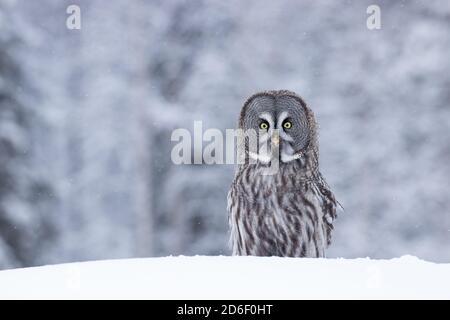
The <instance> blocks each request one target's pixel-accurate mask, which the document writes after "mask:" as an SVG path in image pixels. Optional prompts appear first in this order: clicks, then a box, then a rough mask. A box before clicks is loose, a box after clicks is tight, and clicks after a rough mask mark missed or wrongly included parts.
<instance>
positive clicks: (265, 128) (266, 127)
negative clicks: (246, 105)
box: [259, 121, 269, 130]
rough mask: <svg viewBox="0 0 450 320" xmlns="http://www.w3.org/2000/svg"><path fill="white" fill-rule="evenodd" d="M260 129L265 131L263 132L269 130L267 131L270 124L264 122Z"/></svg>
mask: <svg viewBox="0 0 450 320" xmlns="http://www.w3.org/2000/svg"><path fill="white" fill-rule="evenodd" d="M259 128H260V129H263V130H267V129H269V123H267V121H262V122H261V123H260V124H259Z"/></svg>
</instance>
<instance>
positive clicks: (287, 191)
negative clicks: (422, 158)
mask: <svg viewBox="0 0 450 320" xmlns="http://www.w3.org/2000/svg"><path fill="white" fill-rule="evenodd" d="M283 117H284V118H283ZM265 119H268V121H269V120H270V121H269V122H270V123H271V126H273V127H274V128H275V129H278V130H279V132H280V133H279V139H280V142H279V146H278V143H277V144H276V145H277V148H279V159H281V161H280V164H279V170H278V171H277V172H276V173H275V174H273V175H264V174H263V171H264V170H266V169H267V167H268V166H269V165H270V162H267V161H263V159H265V158H264V157H261V158H257V161H256V163H251V162H250V161H249V150H248V146H247V147H246V148H247V149H246V150H245V151H246V156H247V157H246V162H245V163H244V164H240V165H238V168H237V170H236V175H235V178H234V181H233V183H232V185H231V189H230V191H229V194H228V213H229V223H230V229H231V238H230V240H231V246H232V250H233V254H235V255H257V256H289V257H324V256H325V249H326V247H327V246H328V245H329V244H330V242H331V231H332V229H333V220H334V219H335V218H336V200H335V197H334V195H333V193H332V192H331V190H330V188H329V187H328V185H327V183H326V182H325V180H324V179H323V177H322V175H321V173H320V172H319V162H318V160H319V150H318V141H317V129H316V122H315V119H314V115H313V113H312V111H311V110H310V109H309V108H308V107H307V106H306V104H305V103H304V101H303V100H302V99H301V98H300V97H299V96H298V95H296V94H295V93H293V92H289V91H267V92H262V93H257V94H255V95H253V96H251V97H250V98H249V99H248V100H247V101H246V103H245V104H244V106H243V108H242V111H241V116H240V119H239V128H240V129H244V130H246V129H252V128H253V129H255V127H256V126H259V125H260V124H261V121H262V122H264V121H266V120H265ZM282 121H284V122H290V123H291V128H289V129H284V122H282ZM282 123H283V124H282ZM274 131H276V130H274ZM274 131H273V132H272V131H270V129H269V130H267V133H265V135H267V136H268V137H270V138H269V139H273V137H274V134H275V133H274ZM263 134H264V133H263ZM263 134H261V133H260V134H259V135H258V139H260V140H259V141H262V140H263V138H264V136H263ZM272 148H275V144H273V145H272ZM275 154H276V155H277V157H278V153H275ZM271 156H273V154H271ZM270 161H274V160H273V158H272V160H270Z"/></svg>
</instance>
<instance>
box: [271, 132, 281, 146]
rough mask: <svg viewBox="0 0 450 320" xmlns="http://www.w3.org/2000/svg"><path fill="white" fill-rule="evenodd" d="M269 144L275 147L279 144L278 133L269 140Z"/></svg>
mask: <svg viewBox="0 0 450 320" xmlns="http://www.w3.org/2000/svg"><path fill="white" fill-rule="evenodd" d="M271 142H272V144H273V145H274V146H275V147H278V145H279V144H280V135H279V134H278V133H275V134H274V135H273V137H272V139H271Z"/></svg>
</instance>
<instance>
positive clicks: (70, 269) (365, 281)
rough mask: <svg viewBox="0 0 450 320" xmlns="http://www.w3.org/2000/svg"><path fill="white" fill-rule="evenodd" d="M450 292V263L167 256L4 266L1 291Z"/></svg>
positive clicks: (53, 295)
mask: <svg viewBox="0 0 450 320" xmlns="http://www.w3.org/2000/svg"><path fill="white" fill-rule="evenodd" d="M16 298H20V299H450V264H436V263H431V262H426V261H423V260H420V259H418V258H416V257H413V256H403V257H400V258H395V259H391V260H371V259H369V258H360V259H298V258H278V257H270V258H269V257H268V258H264V257H225V256H216V257H208V256H195V257H185V256H179V257H163V258H145V259H125V260H104V261H92V262H82V263H69V264H60V265H50V266H43V267H34V268H24V269H13V270H5V271H0V299H16Z"/></svg>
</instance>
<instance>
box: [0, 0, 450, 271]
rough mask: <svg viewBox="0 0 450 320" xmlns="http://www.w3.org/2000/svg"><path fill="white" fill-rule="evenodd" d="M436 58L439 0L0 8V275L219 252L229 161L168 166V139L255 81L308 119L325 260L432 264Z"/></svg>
mask: <svg viewBox="0 0 450 320" xmlns="http://www.w3.org/2000/svg"><path fill="white" fill-rule="evenodd" d="M70 4H76V5H79V6H80V7H81V30H68V29H67V28H66V19H67V17H68V14H66V8H67V6H68V5H70ZM370 4H378V5H379V6H380V7H381V23H382V27H381V29H380V30H372V31H371V30H368V29H367V27H366V19H367V17H368V15H367V14H366V8H367V6H368V5H370ZM449 57H450V2H449V1H446V0H442V1H424V0H423V1H379V0H371V1H356V0H355V1H348V0H341V1H340V0H337V1H327V2H322V1H321V2H318V1H312V0H310V1H269V0H264V1H261V0H251V1H237V0H232V1H219V0H212V1H206V0H204V1H201V0H189V1H188V0H184V1H182V0H175V1H163V0H159V1H125V0H121V1H120V0H110V1H100V0H89V1H88V0H86V1H76V0H71V1H51V0H40V1H25V0H17V1H14V0H0V269H4V268H12V267H21V266H34V265H41V264H49V263H61V262H70V261H83V260H92V259H110V258H127V257H146V256H163V255H170V254H172V255H178V254H184V255H195V254H207V255H218V254H223V255H228V254H230V252H229V250H228V247H227V239H228V234H227V214H226V193H227V190H228V187H229V184H230V182H231V180H232V177H233V171H234V167H233V166H232V165H181V166H177V165H174V164H172V163H171V160H170V151H171V148H172V147H173V145H174V143H172V142H171V141H170V135H171V132H172V130H173V129H175V128H179V127H182V128H187V129H190V130H192V129H193V121H194V120H202V121H203V127H204V128H210V127H214V128H220V129H222V130H224V129H225V128H233V127H235V125H236V123H237V117H238V112H239V110H240V108H241V106H242V104H243V102H244V101H245V99H246V97H248V96H249V95H250V94H252V93H254V92H256V91H260V90H265V89H290V90H293V91H296V92H298V93H299V94H300V95H302V96H303V97H304V98H305V100H306V101H307V103H308V104H309V105H310V106H311V108H312V109H313V110H314V111H315V113H316V116H317V119H318V122H319V125H320V143H321V167H322V172H323V173H324V176H325V177H326V178H327V180H328V182H329V184H330V185H331V186H332V188H333V189H334V190H335V193H336V195H337V197H338V199H339V200H340V202H341V203H342V204H343V206H344V207H345V212H342V211H341V212H340V213H339V219H338V220H337V222H336V232H335V234H334V242H333V244H332V245H331V247H330V249H329V251H328V256H329V257H347V258H351V257H365V256H370V257H374V258H389V257H394V256H399V255H403V254H412V255H417V256H419V257H421V258H424V259H429V260H433V261H447V262H448V261H450V195H449V192H450V58H449Z"/></svg>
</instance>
